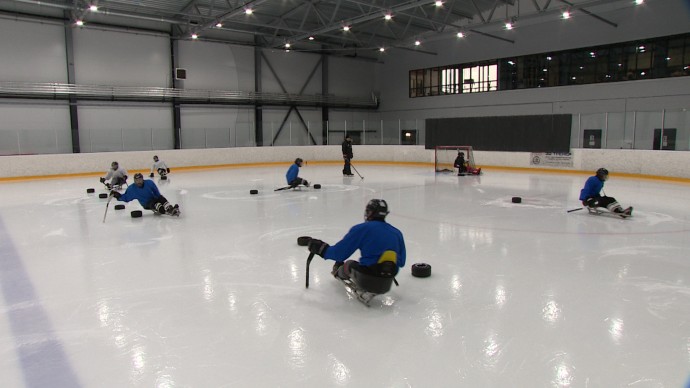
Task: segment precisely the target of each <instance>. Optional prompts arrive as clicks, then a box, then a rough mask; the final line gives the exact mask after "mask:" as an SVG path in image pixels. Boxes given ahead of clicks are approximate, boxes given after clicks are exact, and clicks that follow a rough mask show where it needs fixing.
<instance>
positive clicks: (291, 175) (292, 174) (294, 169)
mask: <svg viewBox="0 0 690 388" xmlns="http://www.w3.org/2000/svg"><path fill="white" fill-rule="evenodd" d="M297 175H299V166H298V165H297V163H293V164H292V166H290V168H288V170H287V174H285V178H286V179H287V183H288V185H289V184H290V183H292V181H294V180H295V178H297Z"/></svg>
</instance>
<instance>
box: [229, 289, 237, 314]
mask: <svg viewBox="0 0 690 388" xmlns="http://www.w3.org/2000/svg"><path fill="white" fill-rule="evenodd" d="M228 308H229V309H230V311H232V312H236V311H237V295H235V292H234V291H230V292H229V293H228Z"/></svg>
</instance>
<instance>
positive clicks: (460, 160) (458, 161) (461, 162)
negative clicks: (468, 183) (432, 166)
mask: <svg viewBox="0 0 690 388" xmlns="http://www.w3.org/2000/svg"><path fill="white" fill-rule="evenodd" d="M453 166H454V167H455V168H457V169H458V175H465V174H466V173H467V165H466V164H465V153H464V152H462V151H458V157H457V158H455V162H454V163H453Z"/></svg>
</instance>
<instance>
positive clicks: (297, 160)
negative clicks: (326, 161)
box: [295, 158, 304, 167]
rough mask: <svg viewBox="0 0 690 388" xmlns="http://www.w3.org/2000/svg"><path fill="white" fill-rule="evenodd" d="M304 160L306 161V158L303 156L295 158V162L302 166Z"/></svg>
mask: <svg viewBox="0 0 690 388" xmlns="http://www.w3.org/2000/svg"><path fill="white" fill-rule="evenodd" d="M302 162H304V160H302V158H297V159H295V164H296V165H298V166H300V167H302Z"/></svg>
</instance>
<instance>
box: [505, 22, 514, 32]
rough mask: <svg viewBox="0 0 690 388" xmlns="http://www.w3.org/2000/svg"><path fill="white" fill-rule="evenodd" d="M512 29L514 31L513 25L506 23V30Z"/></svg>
mask: <svg viewBox="0 0 690 388" xmlns="http://www.w3.org/2000/svg"><path fill="white" fill-rule="evenodd" d="M512 29H513V23H511V22H506V30H512Z"/></svg>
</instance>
